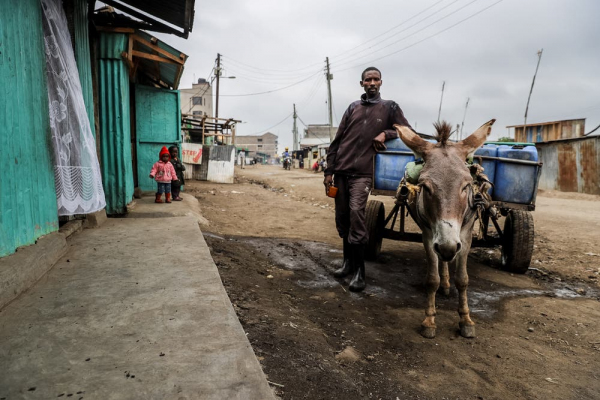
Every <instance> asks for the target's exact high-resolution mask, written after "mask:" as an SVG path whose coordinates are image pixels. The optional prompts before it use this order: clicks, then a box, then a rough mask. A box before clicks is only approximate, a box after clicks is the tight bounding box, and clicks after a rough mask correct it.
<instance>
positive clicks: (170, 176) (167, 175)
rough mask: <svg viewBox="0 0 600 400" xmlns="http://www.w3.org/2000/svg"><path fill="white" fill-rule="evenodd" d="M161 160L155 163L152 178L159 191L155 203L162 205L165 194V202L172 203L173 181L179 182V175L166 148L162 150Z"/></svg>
mask: <svg viewBox="0 0 600 400" xmlns="http://www.w3.org/2000/svg"><path fill="white" fill-rule="evenodd" d="M158 158H159V160H158V161H157V162H155V163H154V165H153V166H152V170H151V171H150V178H152V179H154V180H156V183H157V184H158V190H157V191H156V199H155V200H154V202H155V203H162V202H163V201H162V194H163V193H164V194H165V202H166V203H170V202H171V181H174V180H177V173H176V172H175V168H173V164H171V163H170V162H169V160H170V159H171V155H170V154H169V150H167V147H166V146H163V148H162V149H160V153H159V154H158Z"/></svg>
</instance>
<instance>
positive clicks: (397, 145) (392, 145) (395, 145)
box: [385, 138, 411, 151]
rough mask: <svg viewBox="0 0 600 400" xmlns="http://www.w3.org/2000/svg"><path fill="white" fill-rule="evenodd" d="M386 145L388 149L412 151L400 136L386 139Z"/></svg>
mask: <svg viewBox="0 0 600 400" xmlns="http://www.w3.org/2000/svg"><path fill="white" fill-rule="evenodd" d="M385 147H387V150H388V151H392V150H393V151H411V150H410V149H409V148H408V146H407V145H405V144H404V142H403V141H402V139H400V138H396V139H391V140H386V142H385Z"/></svg>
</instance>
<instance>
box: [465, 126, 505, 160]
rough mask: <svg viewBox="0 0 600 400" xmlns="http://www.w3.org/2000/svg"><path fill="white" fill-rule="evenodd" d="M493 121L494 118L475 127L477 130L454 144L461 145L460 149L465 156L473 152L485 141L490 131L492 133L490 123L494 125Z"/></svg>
mask: <svg viewBox="0 0 600 400" xmlns="http://www.w3.org/2000/svg"><path fill="white" fill-rule="evenodd" d="M494 122H496V120H495V119H491V120H489V121H488V122H486V123H485V124H483V125H481V126H480V127H479V128H477V130H476V131H475V132H473V133H472V134H471V135H469V136H468V137H466V138H464V139H463V140H461V141H460V142H458V143H457V144H456V145H457V146H459V147H461V150H462V151H463V152H464V153H465V157H466V156H467V155H469V154H471V153H473V152H474V151H475V150H477V149H478V148H480V147H481V146H482V145H483V144H484V143H485V141H486V140H487V138H488V136H489V135H490V133H492V125H494Z"/></svg>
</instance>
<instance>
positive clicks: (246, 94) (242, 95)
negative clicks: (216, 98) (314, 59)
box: [221, 71, 321, 97]
mask: <svg viewBox="0 0 600 400" xmlns="http://www.w3.org/2000/svg"><path fill="white" fill-rule="evenodd" d="M320 73H321V71H317V72H315V73H314V74H312V75H311V76H309V77H308V78H305V79H302V80H301V81H298V82H296V83H292V84H291V85H287V86H284V87H281V88H278V89H273V90H267V91H264V92H257V93H243V94H222V95H221V96H222V97H245V96H258V95H261V94H268V93H273V92H279V91H281V90H285V89H288V88H291V87H292V86H296V85H299V84H301V83H302V82H306V81H307V80H309V79H310V78H312V77H313V76H315V75H317V74H320Z"/></svg>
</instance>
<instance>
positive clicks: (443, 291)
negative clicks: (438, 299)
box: [440, 287, 450, 297]
mask: <svg viewBox="0 0 600 400" xmlns="http://www.w3.org/2000/svg"><path fill="white" fill-rule="evenodd" d="M440 293H441V294H443V295H444V296H446V297H450V288H449V287H447V288H442V287H441V288H440Z"/></svg>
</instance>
